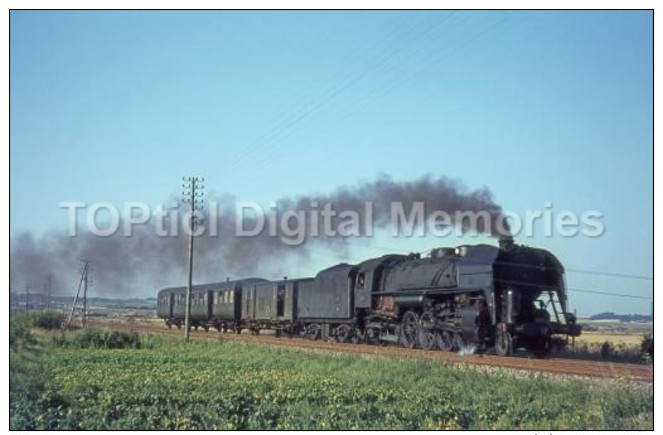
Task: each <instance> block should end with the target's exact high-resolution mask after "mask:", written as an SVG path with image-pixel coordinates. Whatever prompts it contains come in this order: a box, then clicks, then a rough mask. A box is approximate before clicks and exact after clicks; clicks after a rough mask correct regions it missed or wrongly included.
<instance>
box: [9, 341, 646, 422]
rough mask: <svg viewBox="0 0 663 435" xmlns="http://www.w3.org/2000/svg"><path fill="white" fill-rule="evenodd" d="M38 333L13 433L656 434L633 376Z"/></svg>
mask: <svg viewBox="0 0 663 435" xmlns="http://www.w3.org/2000/svg"><path fill="white" fill-rule="evenodd" d="M37 338H38V344H37V345H35V346H34V347H33V348H24V349H21V350H14V351H11V352H10V366H11V367H10V427H11V428H12V429H24V428H27V429H271V428H283V429H313V428H320V429H323V428H324V429H328V428H338V429H350V428H361V429H369V428H371V429H429V428H430V429H434V428H441V429H461V428H462V429H465V428H469V429H531V430H536V429H538V430H543V429H548V430H560V429H653V394H652V393H651V390H650V389H647V388H645V389H642V390H639V389H635V388H633V387H632V385H630V384H627V383H613V384H611V385H612V386H611V387H610V388H608V387H605V386H604V384H603V383H598V384H594V383H588V382H579V381H577V380H573V381H564V380H557V379H550V378H548V377H546V376H541V375H539V374H534V373H533V374H531V375H527V376H525V377H523V376H516V375H511V374H506V373H505V372H501V371H496V374H491V373H486V371H485V370H475V369H473V368H467V367H466V368H459V367H450V366H445V365H441V364H440V363H439V362H434V361H427V360H398V359H390V358H366V357H361V356H354V355H344V354H342V355H337V354H328V353H327V354H325V353H314V352H307V351H303V350H293V349H285V348H271V347H265V346H260V345H253V344H244V343H237V342H191V343H182V342H181V341H180V340H179V339H175V338H165V337H154V336H141V337H140V342H141V343H143V344H141V345H140V346H131V348H126V349H105V348H99V347H96V348H86V347H76V346H75V343H76V342H77V339H75V338H65V339H64V341H62V339H61V338H58V339H57V340H54V339H52V338H51V337H49V336H48V335H47V334H45V333H44V334H37ZM62 343H66V345H62ZM72 343H74V345H72ZM135 347H140V348H138V349H136V348H135Z"/></svg>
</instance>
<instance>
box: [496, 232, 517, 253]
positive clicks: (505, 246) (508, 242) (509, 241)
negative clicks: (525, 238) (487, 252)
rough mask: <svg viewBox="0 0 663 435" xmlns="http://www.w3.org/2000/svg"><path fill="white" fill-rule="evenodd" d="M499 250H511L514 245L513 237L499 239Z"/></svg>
mask: <svg viewBox="0 0 663 435" xmlns="http://www.w3.org/2000/svg"><path fill="white" fill-rule="evenodd" d="M499 244H500V249H502V250H504V251H509V250H511V248H513V247H514V246H515V243H514V242H513V237H511V236H502V237H500V241H499Z"/></svg>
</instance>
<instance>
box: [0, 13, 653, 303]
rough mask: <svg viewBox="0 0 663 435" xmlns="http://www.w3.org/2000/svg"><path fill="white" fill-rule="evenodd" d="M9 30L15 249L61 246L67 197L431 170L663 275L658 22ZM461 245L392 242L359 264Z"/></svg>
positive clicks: (63, 21)
mask: <svg viewBox="0 0 663 435" xmlns="http://www.w3.org/2000/svg"><path fill="white" fill-rule="evenodd" d="M10 25H11V29H10V38H11V39H10V49H11V53H10V79H11V83H10V97H11V102H10V128H11V132H10V152H11V155H10V170H11V174H10V195H11V197H10V219H11V226H10V233H11V235H16V234H18V233H20V232H22V231H34V232H45V231H50V230H56V231H64V230H65V229H66V224H67V222H66V217H67V216H66V212H65V211H63V210H62V209H60V208H58V203H59V202H60V201H88V202H98V201H110V202H114V203H122V202H124V201H147V202H148V203H153V204H156V203H159V202H162V201H165V200H167V199H168V198H169V197H170V196H171V195H174V194H179V192H180V177H181V176H182V175H186V174H190V173H195V174H199V175H204V176H205V177H206V179H207V180H208V181H207V183H206V184H207V187H208V189H207V191H208V192H212V193H216V194H222V193H231V194H234V195H236V196H237V198H238V199H242V200H249V201H258V202H263V203H266V202H268V201H271V200H275V199H278V198H281V197H284V196H296V195H298V194H306V193H312V192H322V193H324V192H329V191H332V190H334V189H335V188H337V187H338V186H341V185H347V186H352V185H354V184H356V183H357V182H359V181H361V180H366V181H370V180H374V179H375V178H376V176H378V174H382V173H384V174H389V175H391V176H392V177H393V178H394V179H396V180H404V181H405V180H413V179H416V178H419V177H420V176H422V175H424V174H428V173H430V174H433V175H445V176H449V177H452V178H458V179H460V180H462V181H463V182H464V183H465V184H466V185H467V186H468V187H469V188H473V189H474V188H480V187H482V186H488V187H489V188H490V189H491V191H492V192H493V194H494V195H495V199H496V201H497V202H498V203H500V204H501V205H502V206H503V207H504V208H505V209H509V210H513V211H516V212H519V213H524V212H525V211H526V210H537V209H541V208H542V207H543V204H544V203H545V202H552V204H553V205H554V210H555V211H561V210H571V211H575V212H579V213H581V212H584V211H587V210H598V211H601V212H602V213H603V214H604V216H605V217H604V220H603V222H604V224H605V227H606V233H605V234H604V235H603V236H602V237H599V238H586V237H575V238H563V237H552V238H546V237H542V236H539V237H535V238H532V239H526V240H519V241H520V242H522V243H525V244H528V245H535V246H540V247H544V248H546V249H549V250H551V251H553V252H554V253H555V254H557V255H558V257H559V258H560V259H561V260H562V262H563V263H564V264H565V265H566V266H567V268H570V269H575V270H594V271H602V272H611V273H623V274H636V275H643V276H648V277H651V276H653V257H652V253H653V124H652V122H653V121H652V113H653V98H652V94H653V88H652V86H653V85H652V83H653V65H652V35H653V28H652V14H651V13H650V12H638V11H626V12H619V11H614V12H583V11H579V12H545V11H543V12H463V11H459V12H457V11H432V12H431V11H415V12H402V11H393V12H387V11H365V12H287V11H276V12H275V11H272V12H229V11H228V12H224V11H218V12H177V11H175V12H149V11H148V12H119V11H118V12H71V11H52V12H30V11H13V12H12V13H11V22H10ZM465 242H466V241H464V240H457V239H451V240H436V239H431V238H427V239H417V240H410V241H400V240H389V239H388V238H386V237H385V238H382V239H380V240H376V241H374V242H373V247H372V248H371V245H368V246H366V245H365V244H363V243H357V244H356V247H355V249H354V250H353V252H352V256H353V258H357V259H361V258H365V257H367V256H372V255H376V254H381V253H384V252H383V251H382V249H381V248H382V247H388V248H393V249H400V250H402V251H405V252H407V251H410V250H424V249H427V248H430V247H435V246H439V245H449V244H450V245H455V244H460V243H465ZM419 248H420V249H419ZM330 261H331V262H333V261H334V259H332V258H330V257H329V255H327V256H324V257H321V258H320V259H319V261H314V262H313V263H312V264H309V265H307V266H306V269H307V270H309V271H310V273H313V272H314V271H315V269H316V268H317V267H324V266H327V265H329V263H330ZM567 284H568V286H569V287H571V288H579V289H591V290H598V291H607V292H615V293H625V294H631V295H636V296H645V297H648V296H651V295H652V292H653V284H652V281H650V280H634V279H625V278H618V277H612V276H606V275H587V274H582V273H578V272H569V273H568V275H567ZM571 304H572V305H573V306H575V307H576V308H577V309H578V312H579V313H587V312H590V313H591V312H599V311H606V310H609V311H616V312H641V313H648V312H649V308H650V301H648V300H639V299H630V298H617V297H608V296H598V297H597V296H596V295H590V294H585V293H574V292H571Z"/></svg>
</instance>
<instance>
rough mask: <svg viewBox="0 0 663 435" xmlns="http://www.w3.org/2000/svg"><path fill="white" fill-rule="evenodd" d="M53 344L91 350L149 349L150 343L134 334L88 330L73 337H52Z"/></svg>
mask: <svg viewBox="0 0 663 435" xmlns="http://www.w3.org/2000/svg"><path fill="white" fill-rule="evenodd" d="M53 343H54V344H55V345H56V346H60V347H78V348H92V349H141V348H147V347H151V345H150V341H149V340H146V339H143V338H142V337H141V335H139V334H138V333H136V332H128V331H110V330H104V329H89V330H86V331H83V332H82V333H78V334H74V335H69V336H68V335H64V334H62V335H59V336H53Z"/></svg>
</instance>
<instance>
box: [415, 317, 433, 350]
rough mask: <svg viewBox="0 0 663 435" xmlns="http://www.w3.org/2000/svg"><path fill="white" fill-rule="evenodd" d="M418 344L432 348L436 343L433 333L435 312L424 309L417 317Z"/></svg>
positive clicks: (425, 347)
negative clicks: (419, 316) (418, 326)
mask: <svg viewBox="0 0 663 435" xmlns="http://www.w3.org/2000/svg"><path fill="white" fill-rule="evenodd" d="M419 325H420V328H419V337H418V339H419V345H420V346H421V347H422V348H423V349H428V350H430V349H432V348H434V347H435V345H436V344H437V340H436V337H435V333H434V332H433V329H434V328H435V314H433V313H432V312H431V311H425V312H424V313H423V314H422V315H421V318H420V319H419Z"/></svg>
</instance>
